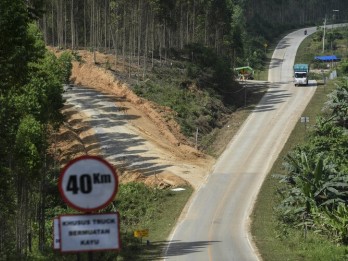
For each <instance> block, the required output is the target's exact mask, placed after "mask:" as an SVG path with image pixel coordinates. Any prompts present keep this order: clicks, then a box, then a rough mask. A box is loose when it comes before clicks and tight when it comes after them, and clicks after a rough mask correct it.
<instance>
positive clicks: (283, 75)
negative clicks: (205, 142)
mask: <svg viewBox="0 0 348 261" xmlns="http://www.w3.org/2000/svg"><path fill="white" fill-rule="evenodd" d="M313 32H315V28H307V35H310V34H311V33H313ZM305 37H306V36H305V35H304V30H299V31H295V32H293V33H291V34H289V35H287V36H285V37H284V38H283V39H282V40H281V41H280V42H279V44H278V45H277V48H276V50H275V51H274V53H273V57H272V61H271V64H270V67H269V75H268V80H269V82H270V83H271V86H270V88H269V90H268V92H267V93H266V94H265V96H264V97H263V99H262V100H261V102H260V103H259V104H258V105H257V106H256V108H255V109H254V110H253V112H252V113H251V115H250V116H249V117H248V119H247V120H246V122H245V123H244V124H243V126H242V127H241V129H240V130H239V132H238V133H237V135H236V136H235V137H234V138H233V139H232V140H231V141H230V143H229V145H228V147H227V149H226V150H225V152H224V153H223V154H222V155H221V157H220V158H219V159H218V161H217V163H216V164H215V167H214V169H213V172H212V173H211V174H210V175H209V177H208V178H207V180H206V182H205V183H204V184H203V186H202V187H201V188H200V189H199V190H198V191H197V192H196V193H195V195H194V196H193V198H192V199H191V201H190V203H189V206H188V208H187V209H186V210H185V212H184V213H183V215H182V218H181V220H180V221H179V222H178V224H177V226H176V228H175V230H174V231H173V232H172V234H171V236H170V238H169V242H170V243H169V245H168V248H167V249H166V252H165V257H164V259H165V260H175V261H181V260H189V261H196V260H197V261H205V260H209V261H212V260H214V261H232V260H235V261H252V260H260V259H261V258H260V257H259V255H258V254H257V251H256V248H255V247H254V245H253V242H252V241H251V236H250V233H249V223H250V219H249V216H250V214H251V211H252V207H253V204H254V202H255V199H256V197H257V194H258V191H259V189H260V187H261V184H262V182H263V180H264V178H265V176H266V175H267V173H268V172H269V170H270V168H271V167H272V164H273V162H274V161H275V159H276V158H277V156H278V154H279V152H280V151H281V149H282V148H283V146H284V144H285V142H286V140H287V139H288V137H289V135H290V133H291V131H292V129H293V128H294V126H295V124H296V122H297V121H298V120H299V119H300V117H301V114H302V112H303V110H304V109H305V107H306V105H307V104H308V102H309V101H310V99H311V97H312V95H313V94H314V92H315V89H316V83H315V81H310V84H309V85H308V86H301V87H295V86H294V84H293V79H292V74H293V73H292V66H293V64H294V59H295V55H296V51H297V48H298V46H299V45H300V43H301V42H302V40H303V39H304V38H305ZM226 142H227V141H226Z"/></svg>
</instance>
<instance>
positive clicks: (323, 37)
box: [323, 16, 326, 53]
mask: <svg viewBox="0 0 348 261" xmlns="http://www.w3.org/2000/svg"><path fill="white" fill-rule="evenodd" d="M325 26H326V16H325V19H324V34H323V53H324V51H325Z"/></svg>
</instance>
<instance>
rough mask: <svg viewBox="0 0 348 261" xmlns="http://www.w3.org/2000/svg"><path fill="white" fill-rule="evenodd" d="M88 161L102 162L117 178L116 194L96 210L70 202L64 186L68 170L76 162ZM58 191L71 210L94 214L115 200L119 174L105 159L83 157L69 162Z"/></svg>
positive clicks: (59, 182)
mask: <svg viewBox="0 0 348 261" xmlns="http://www.w3.org/2000/svg"><path fill="white" fill-rule="evenodd" d="M86 159H94V160H97V161H99V162H102V163H103V164H104V165H106V167H107V168H108V169H110V171H111V173H112V174H113V175H114V178H115V189H114V192H113V193H112V195H111V196H110V199H109V200H108V201H107V202H105V203H104V204H102V205H100V206H98V207H95V208H82V207H79V206H76V205H75V204H73V203H72V202H70V201H69V199H68V198H67V197H66V196H65V194H64V190H63V186H62V182H63V177H64V174H65V172H66V170H67V169H68V168H69V167H70V166H71V165H73V164H74V163H75V162H77V161H80V160H86ZM58 189H59V193H60V195H61V197H62V198H63V200H64V201H65V203H66V204H67V205H68V206H70V207H71V208H73V209H76V210H78V211H81V212H85V213H87V212H93V211H97V210H100V209H102V208H105V207H106V206H108V205H109V204H110V203H111V202H112V201H113V200H114V198H115V196H116V194H117V191H118V176H117V173H116V170H115V169H114V167H113V166H112V165H111V164H110V163H109V162H107V161H106V160H104V159H103V158H101V157H98V156H91V155H83V156H80V157H77V158H75V159H73V160H71V161H69V162H68V164H66V165H65V167H64V168H63V169H62V171H61V172H60V174H59V178H58Z"/></svg>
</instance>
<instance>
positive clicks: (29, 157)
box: [15, 115, 44, 181]
mask: <svg viewBox="0 0 348 261" xmlns="http://www.w3.org/2000/svg"><path fill="white" fill-rule="evenodd" d="M43 137H44V135H43V127H42V126H41V125H40V123H39V122H38V121H36V120H35V118H34V117H33V116H32V115H28V116H26V117H24V118H23V119H22V120H21V122H20V124H19V127H18V131H17V135H16V141H15V159H17V162H16V167H17V168H18V169H21V172H22V173H23V176H22V178H24V176H27V177H26V178H25V179H26V180H29V177H30V179H31V180H32V181H34V180H37V179H38V177H34V176H33V174H35V173H37V171H38V169H39V168H40V166H41V165H40V160H41V157H40V156H41V155H40V152H41V151H42V147H43V144H42V141H43Z"/></svg>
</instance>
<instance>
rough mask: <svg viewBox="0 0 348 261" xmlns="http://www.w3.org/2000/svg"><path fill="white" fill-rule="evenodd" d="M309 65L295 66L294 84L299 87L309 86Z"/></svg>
mask: <svg viewBox="0 0 348 261" xmlns="http://www.w3.org/2000/svg"><path fill="white" fill-rule="evenodd" d="M308 74H309V65H308V64H295V65H294V83H295V86H298V85H308Z"/></svg>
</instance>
